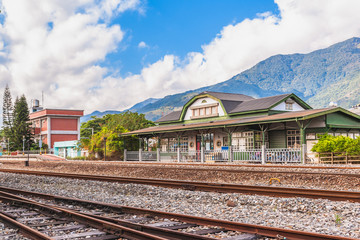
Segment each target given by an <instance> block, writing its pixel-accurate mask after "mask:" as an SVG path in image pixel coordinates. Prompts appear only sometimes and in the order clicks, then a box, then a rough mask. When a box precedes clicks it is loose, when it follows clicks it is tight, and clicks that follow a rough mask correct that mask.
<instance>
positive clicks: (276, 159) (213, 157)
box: [126, 148, 301, 163]
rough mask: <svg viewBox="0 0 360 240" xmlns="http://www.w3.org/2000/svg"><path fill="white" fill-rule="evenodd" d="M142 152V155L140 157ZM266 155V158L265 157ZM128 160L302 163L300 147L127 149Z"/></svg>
mask: <svg viewBox="0 0 360 240" xmlns="http://www.w3.org/2000/svg"><path fill="white" fill-rule="evenodd" d="M140 154H141V157H140ZM263 157H264V159H263ZM126 161H161V162H205V163H215V162H230V161H233V162H252V163H262V162H264V163H301V150H300V149H287V148H269V149H264V150H262V149H249V150H233V151H231V150H204V151H201V150H190V151H186V152H180V151H175V152H174V151H166V152H164V151H140V152H139V151H127V152H126Z"/></svg>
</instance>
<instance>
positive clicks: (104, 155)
mask: <svg viewBox="0 0 360 240" xmlns="http://www.w3.org/2000/svg"><path fill="white" fill-rule="evenodd" d="M106 139H107V137H104V141H105V154H104V161H106Z"/></svg>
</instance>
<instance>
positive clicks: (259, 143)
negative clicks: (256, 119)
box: [254, 132, 269, 149]
mask: <svg viewBox="0 0 360 240" xmlns="http://www.w3.org/2000/svg"><path fill="white" fill-rule="evenodd" d="M264 135H265V136H264V142H265V146H266V148H268V146H269V135H268V132H265V134H264ZM262 138H263V133H262V132H255V133H254V140H255V145H254V146H255V148H256V149H259V148H261V146H262V145H263V139H262Z"/></svg>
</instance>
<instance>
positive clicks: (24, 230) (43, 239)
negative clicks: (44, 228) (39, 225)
mask: <svg viewBox="0 0 360 240" xmlns="http://www.w3.org/2000/svg"><path fill="white" fill-rule="evenodd" d="M0 221H1V222H3V223H4V224H5V225H8V226H11V227H12V228H16V229H19V232H20V233H21V234H22V235H23V236H25V237H28V238H30V239H36V240H51V239H52V238H51V237H49V236H47V235H45V234H43V233H41V232H39V231H37V230H35V229H32V228H30V227H28V226H26V225H24V224H22V223H20V222H18V221H16V220H14V219H12V218H10V217H8V216H7V215H5V214H3V213H1V212H0Z"/></svg>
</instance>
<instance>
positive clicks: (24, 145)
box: [23, 135, 25, 155]
mask: <svg viewBox="0 0 360 240" xmlns="http://www.w3.org/2000/svg"><path fill="white" fill-rule="evenodd" d="M24 154H25V135H23V155H24Z"/></svg>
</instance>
